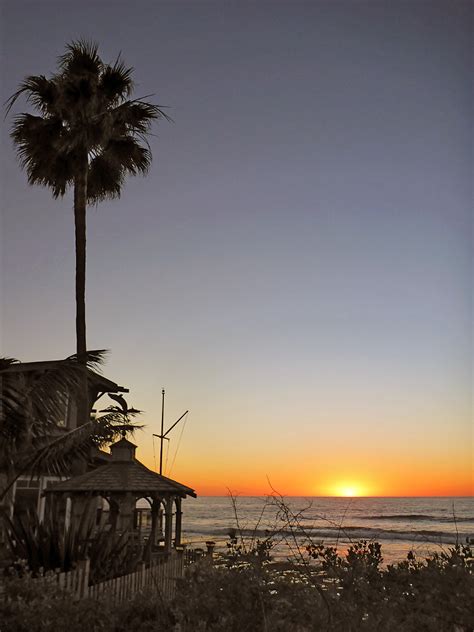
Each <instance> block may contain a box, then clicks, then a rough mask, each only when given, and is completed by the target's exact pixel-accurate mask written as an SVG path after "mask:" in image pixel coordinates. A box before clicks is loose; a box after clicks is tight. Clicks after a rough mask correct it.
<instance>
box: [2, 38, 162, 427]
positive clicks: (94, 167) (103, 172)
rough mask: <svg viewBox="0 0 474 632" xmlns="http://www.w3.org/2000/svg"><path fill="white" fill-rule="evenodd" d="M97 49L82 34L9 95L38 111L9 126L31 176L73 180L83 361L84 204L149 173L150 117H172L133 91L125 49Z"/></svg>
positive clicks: (51, 181)
mask: <svg viewBox="0 0 474 632" xmlns="http://www.w3.org/2000/svg"><path fill="white" fill-rule="evenodd" d="M97 51H98V47H97V45H96V44H93V43H90V42H86V41H83V40H80V41H75V42H72V43H71V44H68V45H67V47H66V53H65V54H64V55H63V56H62V57H60V58H59V63H58V71H57V73H56V74H54V75H52V76H51V77H50V78H49V79H47V78H46V77H45V76H43V75H38V76H29V77H26V79H24V81H23V82H22V83H21V84H20V87H19V89H18V91H17V92H15V94H13V95H12V96H11V97H10V99H9V100H8V102H7V113H8V112H9V111H10V109H11V108H12V106H13V105H14V104H15V102H16V101H17V99H18V98H19V97H20V96H21V95H25V96H26V99H27V101H28V102H29V103H31V105H33V106H34V108H35V109H36V110H37V111H38V114H39V115H36V116H35V115H32V114H28V113H22V114H19V115H18V116H16V118H15V119H14V122H13V127H12V132H11V136H12V138H13V141H14V143H15V144H16V146H17V152H18V156H19V159H20V163H21V166H22V168H24V169H26V172H27V175H28V182H29V183H30V184H41V185H43V186H46V187H49V188H50V189H51V190H52V194H53V196H54V197H55V198H58V197H60V196H63V195H64V194H65V193H66V191H67V190H68V189H69V187H72V188H73V191H74V223H75V247H76V343H77V358H78V362H79V363H80V364H82V365H84V366H85V364H86V357H87V345H86V318H85V282H86V207H87V205H88V204H91V203H97V202H99V201H101V200H104V199H107V198H116V197H119V196H120V192H121V188H122V185H123V182H124V179H125V176H126V175H127V174H130V175H137V174H146V173H147V171H148V168H149V166H150V162H151V152H150V147H149V145H148V142H147V135H148V134H149V132H150V127H151V124H152V122H153V120H154V119H163V118H164V119H167V120H170V119H169V117H168V116H167V115H166V114H165V113H164V112H163V111H162V110H161V109H160V108H159V107H158V106H157V105H153V104H151V103H149V102H148V101H147V100H146V99H147V97H143V98H139V99H131V98H130V97H131V93H132V89H133V82H132V70H133V69H132V68H127V67H126V66H125V65H124V63H123V61H122V60H121V59H120V57H119V58H118V59H117V61H116V62H115V63H114V64H113V65H108V64H105V63H104V62H103V61H102V60H101V59H100V57H99V55H98V52H97ZM84 414H85V407H84V405H83V410H82V415H84Z"/></svg>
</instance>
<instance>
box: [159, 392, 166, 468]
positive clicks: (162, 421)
mask: <svg viewBox="0 0 474 632" xmlns="http://www.w3.org/2000/svg"><path fill="white" fill-rule="evenodd" d="M164 424H165V389H162V391H161V436H160V474H162V473H163V441H164V436H163V432H164Z"/></svg>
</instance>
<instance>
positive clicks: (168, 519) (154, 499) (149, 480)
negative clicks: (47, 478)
mask: <svg viewBox="0 0 474 632" xmlns="http://www.w3.org/2000/svg"><path fill="white" fill-rule="evenodd" d="M135 450H136V445H134V444H133V443H131V442H130V441H128V440H127V439H125V438H122V439H120V440H119V441H117V442H116V443H114V444H113V445H112V446H111V448H110V451H111V457H110V462H109V463H107V464H106V465H102V466H100V467H98V468H96V469H94V470H91V471H90V472H86V473H85V474H81V475H79V476H75V477H74V478H70V479H69V480H66V481H62V482H60V483H56V484H55V485H53V486H51V487H49V488H47V489H46V490H45V494H47V495H48V496H49V497H50V498H51V497H52V498H54V499H55V500H56V501H59V502H61V500H63V501H64V500H66V502H67V499H70V503H71V505H70V520H71V522H73V523H76V524H78V523H79V521H80V520H81V518H82V516H83V514H84V512H85V511H87V509H88V508H89V507H90V506H91V501H90V499H91V497H96V498H99V497H102V498H105V499H106V500H107V502H108V504H109V520H108V522H109V524H110V527H111V529H114V530H116V531H117V532H118V533H120V532H124V531H131V532H133V530H134V529H136V526H137V524H136V502H137V500H139V499H141V498H145V499H147V500H148V502H149V503H150V507H151V530H150V533H149V538H150V540H151V545H152V547H159V550H161V551H163V552H166V553H169V552H171V550H172V547H173V544H174V546H175V547H179V546H181V527H182V511H181V501H182V499H183V498H186V496H192V497H194V498H196V492H195V491H194V490H193V489H191V488H190V487H187V486H186V485H182V484H181V483H178V482H177V481H173V480H172V479H170V478H167V477H166V476H162V475H160V474H156V472H153V471H151V470H149V469H148V468H147V467H145V466H144V465H143V464H142V463H140V461H138V460H137V459H136V458H135ZM173 515H175V521H174V525H173ZM163 517H164V533H163V524H162V520H163ZM173 527H174V538H173ZM163 536H164V537H163Z"/></svg>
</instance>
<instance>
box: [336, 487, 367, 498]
mask: <svg viewBox="0 0 474 632" xmlns="http://www.w3.org/2000/svg"><path fill="white" fill-rule="evenodd" d="M365 494H366V491H365V490H364V489H363V488H362V486H361V485H359V484H358V483H340V484H338V485H335V486H334V495H335V496H344V497H346V498H354V497H355V496H364V495H365Z"/></svg>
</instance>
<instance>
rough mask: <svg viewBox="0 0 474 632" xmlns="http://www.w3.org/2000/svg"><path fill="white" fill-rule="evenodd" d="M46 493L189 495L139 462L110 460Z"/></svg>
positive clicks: (183, 487) (190, 491)
mask: <svg viewBox="0 0 474 632" xmlns="http://www.w3.org/2000/svg"><path fill="white" fill-rule="evenodd" d="M45 492H46V493H60V492H61V493H62V492H71V493H73V492H75V493H80V492H83V493H99V494H100V493H102V494H107V493H111V492H116V493H120V492H133V493H137V494H144V495H147V494H175V495H179V496H182V497H184V496H192V497H194V498H196V492H195V491H194V489H191V487H188V486H187V485H183V484H182V483H178V482H177V481H174V480H172V479H171V478H167V477H166V476H162V475H160V474H157V473H156V472H152V471H151V470H149V469H148V468H147V467H145V466H144V465H143V464H142V463H140V461H137V460H134V461H112V462H111V463H107V464H106V465H102V466H100V467H98V468H96V469H94V470H91V471H90V472H86V473H84V474H80V475H79V476H75V477H74V478H71V479H69V480H67V481H62V482H60V483H56V484H55V485H52V486H51V487H48V488H47V489H46V490H45Z"/></svg>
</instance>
